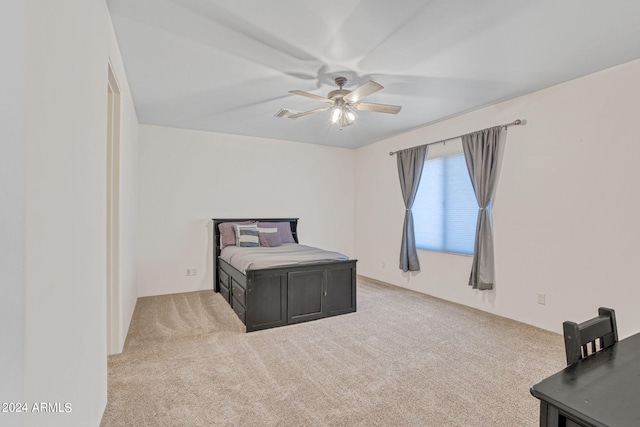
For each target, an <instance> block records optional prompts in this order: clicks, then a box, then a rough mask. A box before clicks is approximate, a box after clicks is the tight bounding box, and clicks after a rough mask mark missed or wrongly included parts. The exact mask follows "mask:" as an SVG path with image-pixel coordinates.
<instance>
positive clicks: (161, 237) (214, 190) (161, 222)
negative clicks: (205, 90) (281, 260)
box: [137, 125, 355, 296]
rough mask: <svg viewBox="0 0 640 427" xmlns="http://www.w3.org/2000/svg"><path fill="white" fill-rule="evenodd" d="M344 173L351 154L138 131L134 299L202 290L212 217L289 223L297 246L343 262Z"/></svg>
mask: <svg viewBox="0 0 640 427" xmlns="http://www.w3.org/2000/svg"><path fill="white" fill-rule="evenodd" d="M354 169H355V152H354V151H353V150H347V149H341V148H335V147H324V146H318V145H310V144H300V143H292V142H286V141H278V140H270V139H262V138H252V137H245V136H232V135H225V134H218V133H210V132H200V131H192V130H183V129H174V128H163V127H157V126H146V125H143V126H141V127H140V171H139V174H140V175H139V179H140V204H139V219H138V224H139V226H138V234H137V236H138V246H137V249H138V252H137V253H138V255H137V268H138V270H137V271H138V285H139V288H138V289H139V296H147V295H159V294H169V293H177V292H187V291H195V290H202V289H211V288H212V286H213V275H212V263H213V261H212V260H213V255H212V252H211V251H212V247H211V234H210V232H209V229H208V228H207V224H208V223H209V222H210V220H211V218H214V217H217V218H229V217H236V218H237V217H295V218H298V217H299V218H300V222H299V228H298V230H299V235H300V243H303V244H309V245H312V246H318V247H322V248H325V249H330V250H336V251H340V252H343V253H345V254H347V255H351V256H352V255H353V254H354V246H353V242H354V229H353V227H354V224H353V221H354V215H355V210H354V197H355V193H354V188H355V184H354V183H355V175H354ZM187 268H197V270H198V275H197V276H189V277H187V276H186V275H185V270H186V269H187Z"/></svg>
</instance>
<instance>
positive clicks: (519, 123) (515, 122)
mask: <svg viewBox="0 0 640 427" xmlns="http://www.w3.org/2000/svg"><path fill="white" fill-rule="evenodd" d="M525 123H527V121H526V120H520V119H518V120H514V121H512V122H511V123H505V124H504V125H500V127H502V126H504V127H505V129H506V128H508V127H509V126H520V125H524V124H525ZM464 135H468V134H467V133H465V134H462V135H458V136H454V137H452V138H447V139H442V140H440V141H436V142H430V143H428V144H422V145H433V144H444V143H445V142H447V141H453V140H454V139H458V138H462V137H463V136H464ZM422 145H418V147H422ZM404 150H407V148H405V149H404ZM398 151H402V150H398ZM398 151H389V155H390V156H393V155H394V154H396V153H397V152H398Z"/></svg>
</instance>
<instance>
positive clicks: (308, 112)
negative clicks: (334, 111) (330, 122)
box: [288, 107, 331, 119]
mask: <svg viewBox="0 0 640 427" xmlns="http://www.w3.org/2000/svg"><path fill="white" fill-rule="evenodd" d="M329 108H331V107H320V108H316V109H315V110H309V111H303V112H302V113H297V114H291V115H290V116H288V117H289V118H290V119H297V118H298V117H302V116H306V115H308V114H313V113H317V112H319V111H327V110H328V109H329Z"/></svg>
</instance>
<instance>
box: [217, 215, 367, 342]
mask: <svg viewBox="0 0 640 427" xmlns="http://www.w3.org/2000/svg"><path fill="white" fill-rule="evenodd" d="M251 222H257V223H260V224H261V223H269V224H272V225H273V224H274V223H275V224H280V225H279V226H278V227H284V228H286V230H284V229H282V228H279V229H278V231H280V232H282V231H286V232H287V233H290V234H288V236H290V237H289V238H290V239H292V240H291V241H290V242H289V243H285V244H282V245H280V246H278V247H275V248H273V252H279V258H278V259H277V261H275V262H272V263H271V264H269V263H268V262H263V261H264V258H267V257H266V256H263V259H259V258H260V256H261V255H258V258H256V259H253V260H251V259H250V258H249V259H247V258H244V259H243V260H242V261H240V262H239V263H238V261H236V260H235V259H236V258H242V257H243V256H245V254H244V253H243V252H245V251H244V249H245V248H231V247H230V246H233V245H228V242H226V243H227V244H225V242H224V240H225V236H224V232H223V233H222V234H223V236H221V230H220V225H221V224H223V229H224V228H225V227H228V226H229V225H228V224H229V223H234V224H235V223H245V224H247V223H251ZM224 223H227V224H226V225H224ZM283 223H284V224H283ZM213 230H214V246H215V248H216V249H215V254H214V265H215V271H216V274H215V276H214V284H213V290H214V291H215V292H219V293H220V294H221V295H222V297H223V298H224V299H225V300H226V301H227V303H228V304H229V305H230V306H231V308H232V309H233V311H234V312H235V313H236V314H237V316H238V318H240V320H241V321H242V322H243V323H244V324H245V326H246V330H247V332H252V331H258V330H262V329H269V328H275V327H279V326H285V325H291V324H295V323H299V322H306V321H309V320H316V319H321V318H325V317H329V316H337V315H340V314H346V313H353V312H355V311H356V262H357V261H356V260H351V259H348V258H347V257H345V256H344V255H342V257H336V258H335V259H330V256H329V255H326V256H325V255H321V256H320V259H315V260H312V258H313V255H311V254H310V252H308V253H307V254H305V255H302V258H299V259H297V260H294V259H290V260H289V259H287V258H286V254H285V253H286V252H287V250H289V248H292V247H294V246H296V245H299V242H298V232H297V230H298V218H250V219H248V218H224V219H216V218H214V219H213ZM260 239H262V235H261V236H260ZM283 241H284V240H283ZM299 246H300V247H304V248H310V247H308V246H304V245H299ZM225 247H226V248H227V251H225V253H223V249H224V248H225ZM229 249H232V251H231V254H228V253H226V252H229ZM247 249H250V250H253V248H247ZM264 249H265V250H269V251H270V250H271V249H272V248H264ZM314 249H315V250H317V248H310V249H305V250H306V251H312V250H314ZM247 252H250V251H247ZM255 252H259V250H258V249H256V250H255ZM324 252H326V253H327V254H329V253H331V254H336V253H335V252H329V251H324ZM221 254H222V255H223V256H224V258H225V259H223V257H221ZM241 255H242V256H241ZM338 255H341V254H338ZM233 263H234V264H235V266H234V265H232V264H233Z"/></svg>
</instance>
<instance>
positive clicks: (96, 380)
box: [23, 0, 137, 426]
mask: <svg viewBox="0 0 640 427" xmlns="http://www.w3.org/2000/svg"><path fill="white" fill-rule="evenodd" d="M26 34H27V38H28V41H27V74H26V78H27V88H28V89H27V137H26V141H27V144H26V145H27V147H26V215H25V226H26V237H25V242H26V250H25V263H26V264H25V265H26V280H25V282H26V286H25V319H26V320H25V325H26V326H25V336H26V338H25V374H24V399H23V400H24V401H26V402H30V403H34V402H50V403H60V404H64V403H70V404H71V405H72V406H71V408H72V411H71V412H70V413H29V414H28V415H27V416H26V417H25V425H33V426H41V425H47V426H56V425H60V426H95V425H99V423H100V420H101V417H102V413H103V411H104V408H105V405H106V400H107V358H106V351H107V350H106V347H107V346H106V342H107V338H106V280H105V276H106V250H105V249H106V237H105V236H106V126H107V123H106V117H107V89H106V87H107V63H108V61H109V59H110V58H111V60H112V61H114V59H117V58H115V57H114V56H113V55H116V56H117V53H116V50H115V49H114V46H113V43H114V39H113V34H112V28H111V24H110V19H109V14H108V10H107V7H106V3H105V2H104V1H103V0H91V1H88V0H68V1H64V2H47V1H36V0H32V1H30V2H28V5H27V28H26ZM115 62H117V61H115ZM115 71H116V74H118V73H122V71H123V70H122V68H121V65H118V64H116V66H115ZM118 78H119V81H121V82H122V81H123V79H124V76H123V75H119V76H118ZM125 86H126V85H125ZM125 99H128V101H126V102H125V104H124V105H123V110H124V111H123V123H124V126H125V127H126V130H125V131H124V132H123V137H122V138H123V140H122V142H121V143H122V145H123V146H127V145H131V147H127V148H126V149H125V150H124V153H125V154H123V155H124V156H129V155H131V153H132V152H135V148H134V147H135V145H136V144H137V141H136V140H135V138H136V129H135V128H136V127H137V120H136V119H135V112H134V111H132V106H131V103H130V96H129V95H127V96H125ZM132 161H134V160H133V159H127V160H126V161H125V162H124V163H125V167H124V169H125V172H123V174H124V179H123V182H124V183H123V185H129V186H130V185H132V184H133V183H132V182H131V181H132V176H133V175H134V174H133V173H132V172H131V169H132V168H133V165H132V164H131V162H132ZM130 191H132V190H131V189H130V188H129V187H128V188H125V189H124V191H123V193H124V195H123V198H124V199H125V200H129V199H131V198H132V196H131V193H130ZM133 209H134V208H132V207H127V208H124V210H125V213H124V214H123V215H124V217H125V218H124V219H123V223H124V224H125V230H126V229H129V230H130V229H131V228H133V227H132V226H131V224H132V221H133V219H132V218H135V215H134V214H133V213H134V210H133ZM129 245H131V242H130V240H127V239H124V241H123V246H124V248H123V253H124V254H131V253H132V252H133V249H132V248H130V247H129ZM131 271H132V266H131V265H130V264H129V265H127V263H126V262H125V267H124V271H123V274H124V280H123V281H124V282H125V288H127V287H130V286H134V285H133V282H132V278H131V276H132V275H133V273H132V272H131ZM125 293H127V294H131V290H130V289H128V290H126V291H125ZM125 305H126V304H125Z"/></svg>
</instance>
